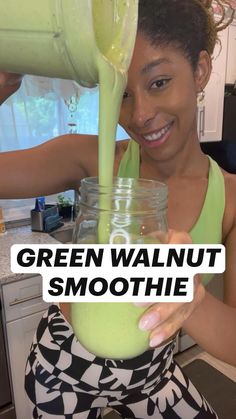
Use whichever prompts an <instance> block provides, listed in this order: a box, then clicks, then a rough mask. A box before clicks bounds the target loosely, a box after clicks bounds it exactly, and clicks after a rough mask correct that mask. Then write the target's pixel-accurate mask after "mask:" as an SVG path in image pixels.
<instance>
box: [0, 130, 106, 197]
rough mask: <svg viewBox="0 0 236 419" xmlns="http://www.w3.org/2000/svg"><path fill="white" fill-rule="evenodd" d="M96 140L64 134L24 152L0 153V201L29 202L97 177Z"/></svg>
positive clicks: (89, 137)
mask: <svg viewBox="0 0 236 419" xmlns="http://www.w3.org/2000/svg"><path fill="white" fill-rule="evenodd" d="M97 144H98V141H97V137H96V136H89V135H78V134H68V135H62V136H60V137H57V138H55V139H53V140H50V141H47V142H45V143H43V144H41V145H40V146H37V147H33V148H30V149H27V150H19V151H12V152H4V153H0V179H1V181H0V198H1V199H9V198H14V199H16V198H30V197H35V196H40V195H49V194H52V193H58V192H61V191H64V190H66V189H77V188H78V187H79V184H80V180H81V179H82V178H84V177H86V176H95V175H96V174H97V160H98V145H97Z"/></svg>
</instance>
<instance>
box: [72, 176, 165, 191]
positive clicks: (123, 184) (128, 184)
mask: <svg viewBox="0 0 236 419" xmlns="http://www.w3.org/2000/svg"><path fill="white" fill-rule="evenodd" d="M83 187H85V188H92V189H94V190H97V191H98V192H103V193H104V192H111V191H113V190H114V189H115V188H119V189H121V190H124V191H125V190H131V189H132V191H137V190H139V191H142V189H143V190H145V191H146V192H147V191H148V192H150V190H152V191H153V189H157V190H160V191H162V192H160V193H163V194H167V192H168V187H167V185H166V184H165V183H164V182H160V181H158V180H153V179H144V178H137V179H136V178H129V177H125V178H124V177H118V176H114V177H113V183H112V185H111V186H103V185H99V182H98V177H97V176H91V177H86V178H83V179H82V180H81V186H80V189H81V188H83ZM90 190H91V189H90Z"/></svg>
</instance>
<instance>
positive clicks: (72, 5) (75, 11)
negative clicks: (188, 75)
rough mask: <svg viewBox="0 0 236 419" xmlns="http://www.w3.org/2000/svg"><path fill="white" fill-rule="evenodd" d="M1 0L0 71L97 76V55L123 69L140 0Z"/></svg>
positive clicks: (86, 81)
mask: <svg viewBox="0 0 236 419" xmlns="http://www.w3.org/2000/svg"><path fill="white" fill-rule="evenodd" d="M16 3H17V2H16V0H8V1H5V0H0V9H1V13H0V45H1V48H0V67H1V70H2V71H9V72H15V73H22V74H34V75H39V76H46V77H54V78H63V79H73V80H75V81H77V82H78V83H79V84H81V85H83V86H86V87H93V86H95V85H96V84H97V83H98V82H99V74H98V64H97V62H98V60H99V59H101V57H103V58H104V59H105V60H106V61H108V62H109V63H110V64H111V65H113V66H115V67H118V68H119V69H123V70H124V71H126V70H127V68H128V66H129V62H130V59H131V55H132V51H133V45H134V41H135V35H136V29H137V14H138V0H125V1H120V0H109V1H107V0H40V1H32V0H21V1H20V3H19V4H18V5H17V6H16Z"/></svg>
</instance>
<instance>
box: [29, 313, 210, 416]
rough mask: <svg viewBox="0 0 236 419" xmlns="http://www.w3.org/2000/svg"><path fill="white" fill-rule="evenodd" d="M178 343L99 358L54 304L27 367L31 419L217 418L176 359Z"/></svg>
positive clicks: (39, 328) (35, 340) (40, 327)
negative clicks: (111, 412)
mask: <svg viewBox="0 0 236 419" xmlns="http://www.w3.org/2000/svg"><path fill="white" fill-rule="evenodd" d="M174 345H175V343H174V341H172V342H170V343H168V344H167V345H164V346H162V347H160V348H158V349H155V350H149V351H147V352H145V353H144V354H142V355H141V356H138V357H136V358H133V359H129V360H112V359H103V358H99V357H96V356H95V355H93V354H91V353H89V352H88V351H87V350H86V349H85V348H83V346H81V345H80V343H79V342H78V341H77V339H76V337H75V335H74V334H73V330H72V328H71V326H70V324H69V323H68V322H67V321H66V319H65V318H64V316H63V315H62V314H61V312H60V310H59V308H58V307H57V306H55V305H52V306H51V307H50V308H49V310H48V311H47V312H46V313H45V315H44V316H43V318H42V319H41V321H40V324H39V326H38V329H37V332H36V334H35V338H34V341H33V344H32V347H31V351H30V355H29V358H28V362H27V365H26V377H25V388H26V392H27V394H28V397H29V398H30V400H31V403H32V418H40V419H55V418H57V419H58V418H61V419H63V418H65V419H95V418H101V409H102V408H104V407H107V406H109V407H111V408H113V409H115V410H116V411H117V412H118V413H119V414H120V415H121V417H122V418H136V419H146V418H153V419H154V418H155V419H159V418H164V419H193V418H198V419H216V418H217V415H216V414H215V412H214V411H213V410H212V409H211V407H210V406H209V405H208V403H207V402H206V400H205V399H204V397H203V396H202V395H201V394H199V392H198V391H197V389H196V388H195V387H194V386H193V384H192V383H191V382H190V381H189V379H188V378H187V377H186V376H185V375H184V373H183V372H182V370H181V369H180V367H179V366H178V365H177V364H176V362H175V361H174V360H173V349H174Z"/></svg>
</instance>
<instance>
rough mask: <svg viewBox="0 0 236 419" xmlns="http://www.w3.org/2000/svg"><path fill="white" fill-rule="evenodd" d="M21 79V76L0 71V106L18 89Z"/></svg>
mask: <svg viewBox="0 0 236 419" xmlns="http://www.w3.org/2000/svg"><path fill="white" fill-rule="evenodd" d="M22 78H23V76H22V75H21V74H15V73H6V72H5V71H0V105H1V104H2V103H3V102H4V101H5V100H7V98H8V97H9V96H11V95H12V94H13V93H15V92H16V91H17V90H18V89H19V87H20V85H21V81H22Z"/></svg>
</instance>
